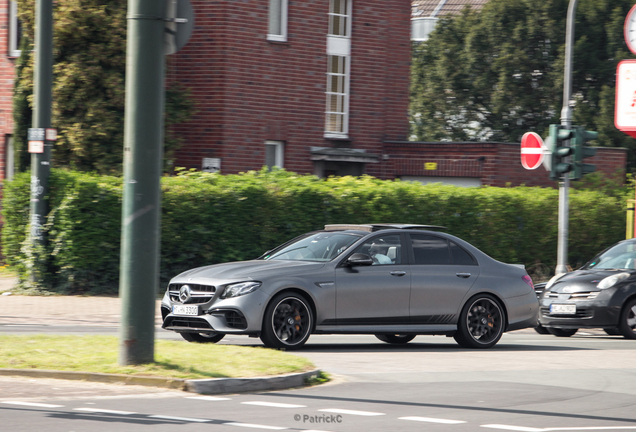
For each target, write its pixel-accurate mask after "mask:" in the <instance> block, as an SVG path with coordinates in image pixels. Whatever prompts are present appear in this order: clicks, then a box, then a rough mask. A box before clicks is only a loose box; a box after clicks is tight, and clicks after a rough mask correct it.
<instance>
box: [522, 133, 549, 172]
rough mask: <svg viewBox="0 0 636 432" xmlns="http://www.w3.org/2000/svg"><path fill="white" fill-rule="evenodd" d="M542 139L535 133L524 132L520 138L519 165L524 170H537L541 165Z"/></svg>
mask: <svg viewBox="0 0 636 432" xmlns="http://www.w3.org/2000/svg"><path fill="white" fill-rule="evenodd" d="M543 148H544V145H543V139H542V138H541V137H540V136H539V135H538V134H537V133H535V132H526V133H525V134H524V135H523V137H522V138H521V165H523V167H524V168H525V169H528V170H533V169H537V168H539V166H541V164H542V163H543Z"/></svg>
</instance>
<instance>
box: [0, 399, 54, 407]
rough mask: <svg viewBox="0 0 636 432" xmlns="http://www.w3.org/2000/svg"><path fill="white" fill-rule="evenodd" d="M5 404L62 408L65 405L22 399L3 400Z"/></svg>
mask: <svg viewBox="0 0 636 432" xmlns="http://www.w3.org/2000/svg"><path fill="white" fill-rule="evenodd" d="M2 403H5V404H11V405H23V406H30V407H38V408H62V407H63V406H64V405H51V404H45V403H36V402H20V401H6V402H2Z"/></svg>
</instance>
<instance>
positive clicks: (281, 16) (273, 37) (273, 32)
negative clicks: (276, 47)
mask: <svg viewBox="0 0 636 432" xmlns="http://www.w3.org/2000/svg"><path fill="white" fill-rule="evenodd" d="M287 2H288V0H269V28H268V30H267V40H270V41H276V42H287Z"/></svg>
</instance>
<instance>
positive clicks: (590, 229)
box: [2, 169, 626, 294]
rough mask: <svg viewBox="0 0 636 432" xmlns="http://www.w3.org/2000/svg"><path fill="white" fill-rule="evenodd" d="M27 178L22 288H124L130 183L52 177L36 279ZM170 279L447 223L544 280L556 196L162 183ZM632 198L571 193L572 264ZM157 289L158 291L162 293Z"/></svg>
mask: <svg viewBox="0 0 636 432" xmlns="http://www.w3.org/2000/svg"><path fill="white" fill-rule="evenodd" d="M29 180H30V178H29V174H28V173H22V174H19V175H17V176H16V177H15V179H14V180H13V181H11V182H7V183H5V188H4V203H3V210H2V211H3V217H4V226H3V231H2V237H3V238H2V243H3V244H2V247H3V253H4V255H5V258H6V260H7V263H8V264H9V265H10V266H12V267H13V268H14V269H16V270H17V272H18V274H19V275H20V279H21V284H22V286H23V287H24V288H26V289H29V290H31V291H38V292H52V293H75V294H77V293H91V294H105V293H109V294H114V293H116V292H117V290H118V279H119V249H120V235H121V231H120V222H121V195H122V187H121V185H122V179H121V178H119V177H109V176H97V175H90V174H86V173H79V172H71V171H66V170H57V169H54V170H52V173H51V180H50V185H51V187H50V191H49V203H50V208H51V211H50V213H49V215H48V218H47V223H46V225H45V230H46V232H47V235H48V244H47V246H46V249H47V250H46V251H45V255H46V256H49V257H50V261H49V262H47V263H45V264H44V266H43V268H41V269H39V271H40V272H41V274H42V275H44V277H43V280H42V282H41V283H39V284H38V285H37V286H34V285H33V283H32V282H30V281H29V277H28V274H29V272H30V271H31V269H32V268H33V265H34V264H33V262H32V261H33V260H32V258H31V257H32V256H33V251H32V250H31V249H32V246H31V243H30V241H28V239H27V238H26V233H27V232H28V231H27V230H28V226H27V225H28V219H29V198H30V196H29V187H30V184H29ZM162 189H163V198H162V239H161V281H162V284H165V283H166V282H167V281H168V280H169V279H170V278H171V277H173V276H175V275H177V274H178V273H180V272H182V271H184V270H186V269H189V268H193V267H197V266H202V265H207V264H215V263H221V262H227V261H235V260H244V259H252V258H256V257H258V256H260V255H261V254H262V253H263V252H265V251H266V250H268V249H271V248H273V247H275V246H277V245H278V244H281V243H283V242H285V241H287V240H289V239H290V238H293V237H295V236H297V235H299V234H302V233H304V232H307V231H311V230H315V229H320V228H322V227H323V226H324V225H325V224H330V223H381V222H397V223H414V224H431V225H442V226H445V227H447V228H448V230H447V232H449V233H451V234H454V235H456V236H458V237H461V238H463V239H465V240H467V241H468V242H470V243H472V244H474V245H475V246H477V247H478V248H480V249H481V250H483V251H484V252H486V253H487V254H489V255H490V256H492V257H493V258H496V259H498V260H501V261H504V262H510V263H520V264H525V265H526V267H527V268H528V270H529V272H530V273H531V274H532V273H533V272H534V273H536V275H538V276H539V277H545V276H547V275H548V274H549V272H550V270H551V269H553V268H554V266H555V264H556V249H557V203H558V192H557V190H555V189H548V188H529V187H517V188H493V187H483V188H461V187H455V186H445V185H440V184H434V185H421V184H418V183H411V182H401V181H382V180H378V179H375V178H372V177H367V176H365V177H360V178H354V177H340V178H335V177H334V178H329V179H326V180H320V179H318V178H316V177H314V176H306V175H297V174H293V173H290V172H286V171H283V170H275V171H271V172H270V171H267V170H263V171H260V172H249V173H244V174H239V175H219V174H209V173H201V172H183V171H182V172H181V173H180V174H179V175H177V176H174V177H164V178H163V179H162ZM625 201H626V194H625V193H624V192H622V191H619V192H617V193H613V194H607V193H599V192H595V191H591V190H571V194H570V235H569V262H570V263H571V265H572V266H573V267H577V266H579V265H581V264H583V263H584V262H586V261H587V260H588V259H590V258H591V257H592V256H593V255H594V254H595V253H597V252H599V251H600V250H601V249H603V248H605V247H607V246H609V245H611V244H612V243H614V242H616V241H618V240H620V239H622V238H624V230H625ZM158 288H159V287H158Z"/></svg>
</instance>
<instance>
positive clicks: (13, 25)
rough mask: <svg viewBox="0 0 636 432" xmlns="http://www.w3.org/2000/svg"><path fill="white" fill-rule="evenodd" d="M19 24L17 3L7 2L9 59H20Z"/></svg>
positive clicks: (12, 0)
mask: <svg viewBox="0 0 636 432" xmlns="http://www.w3.org/2000/svg"><path fill="white" fill-rule="evenodd" d="M19 32H20V22H19V21H18V2H17V1H14V0H11V1H9V52H8V53H7V54H8V55H9V57H20V53H21V51H20V36H21V35H20V34H19Z"/></svg>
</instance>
